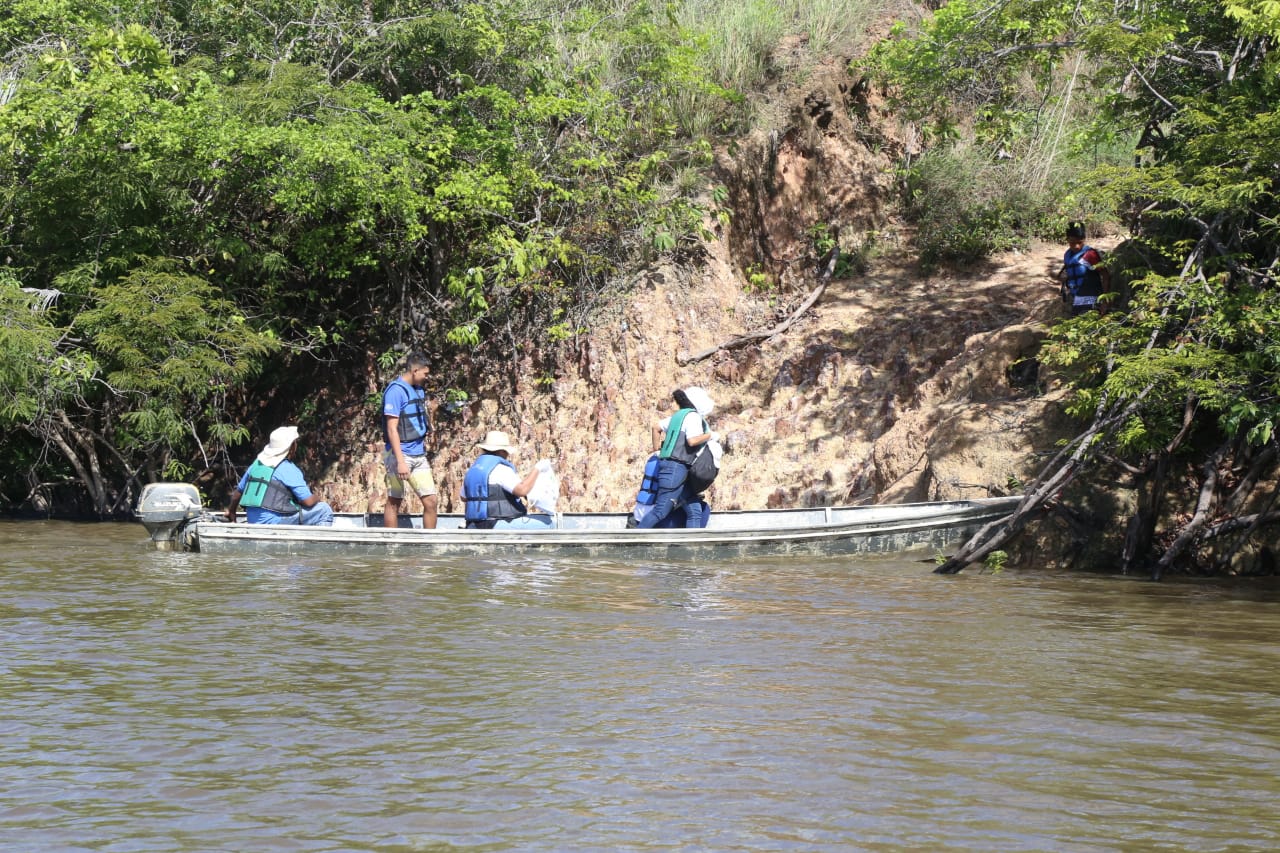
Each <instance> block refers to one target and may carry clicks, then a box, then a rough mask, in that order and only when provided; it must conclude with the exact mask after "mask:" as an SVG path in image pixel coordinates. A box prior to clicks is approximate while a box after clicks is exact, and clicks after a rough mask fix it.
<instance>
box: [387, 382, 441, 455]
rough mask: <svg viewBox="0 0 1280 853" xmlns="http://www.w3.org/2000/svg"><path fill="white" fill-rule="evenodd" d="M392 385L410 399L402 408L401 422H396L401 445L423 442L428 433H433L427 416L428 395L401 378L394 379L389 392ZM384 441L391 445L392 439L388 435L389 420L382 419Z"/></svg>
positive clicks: (388, 386)
mask: <svg viewBox="0 0 1280 853" xmlns="http://www.w3.org/2000/svg"><path fill="white" fill-rule="evenodd" d="M392 385H399V386H400V387H401V388H403V389H404V390H405V393H406V394H408V395H409V399H408V400H407V401H405V403H404V405H402V406H401V407H400V415H399V420H397V421H396V433H397V434H398V435H399V436H400V443H401V444H408V443H409V442H412V441H422V439H424V438H426V437H427V433H429V432H431V419H430V418H429V417H428V416H427V394H426V392H425V391H423V390H422V389H421V388H415V387H413V386H412V385H410V384H409V383H408V382H405V381H404V380H403V379H400V378H399V377H397V378H395V379H392V380H391V382H390V384H388V385H387V390H390V389H391V386H392ZM386 397H387V392H386V391H383V392H382V398H383V400H386ZM382 440H383V441H385V442H387V443H388V444H390V442H391V437H390V436H388V435H387V419H386V418H385V417H384V418H383V419H382Z"/></svg>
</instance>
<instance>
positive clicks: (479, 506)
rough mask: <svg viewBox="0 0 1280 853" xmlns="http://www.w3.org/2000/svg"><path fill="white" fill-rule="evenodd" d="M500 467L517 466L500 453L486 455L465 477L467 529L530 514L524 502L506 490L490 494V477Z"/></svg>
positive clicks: (463, 497) (464, 497)
mask: <svg viewBox="0 0 1280 853" xmlns="http://www.w3.org/2000/svg"><path fill="white" fill-rule="evenodd" d="M499 465H506V466H507V467H508V468H510V469H511V470H512V471H514V470H516V466H514V465H512V464H511V463H510V462H508V461H507V460H506V459H503V458H502V457H501V456H499V455H498V454H496V453H483V454H481V455H480V458H479V459H477V460H476V461H475V463H474V464H472V466H471V467H470V468H468V469H467V474H466V476H465V477H463V478H462V499H463V500H464V501H466V510H465V512H466V519H467V526H468V527H492V526H493V522H495V521H498V520H500V519H504V518H519V517H520V516H522V515H527V514H528V512H529V511H528V510H527V509H526V508H525V505H524V501H522V500H520V499H519V498H518V497H516V496H515V495H512V494H509V493H508V492H507V490H506V489H497V490H496V494H490V493H489V474H490V473H492V472H493V469H494V468H496V467H498V466H499Z"/></svg>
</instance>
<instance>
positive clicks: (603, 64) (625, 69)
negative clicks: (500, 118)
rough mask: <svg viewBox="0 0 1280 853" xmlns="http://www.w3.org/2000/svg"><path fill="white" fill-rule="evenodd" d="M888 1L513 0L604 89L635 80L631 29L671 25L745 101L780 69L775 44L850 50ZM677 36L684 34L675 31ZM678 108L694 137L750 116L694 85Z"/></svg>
mask: <svg viewBox="0 0 1280 853" xmlns="http://www.w3.org/2000/svg"><path fill="white" fill-rule="evenodd" d="M880 2H881V0H812V1H811V2H804V0H675V2H673V3H671V4H669V5H668V4H667V3H666V2H664V0H604V2H577V3H574V2H569V3H564V2H558V0H513V2H512V3H511V5H512V7H520V8H522V10H523V11H522V14H523V15H524V16H525V17H526V19H530V20H538V21H542V22H544V23H545V24H546V25H547V26H548V27H549V28H550V30H551V40H552V44H554V45H555V51H554V54H555V55H554V57H552V58H551V59H552V62H553V63H556V64H559V65H560V67H561V69H562V71H563V72H564V73H576V74H581V73H583V70H584V69H589V73H590V74H591V76H592V77H593V78H594V80H595V82H596V83H597V85H600V86H601V87H603V88H605V89H608V90H611V91H625V90H627V89H628V87H630V86H632V85H634V81H635V73H636V67H637V59H636V55H635V53H636V50H637V48H636V45H635V44H634V42H632V41H631V40H630V38H629V36H628V31H629V30H630V31H631V32H632V33H634V32H635V28H636V27H637V26H639V25H640V24H641V22H645V21H647V22H649V23H651V24H652V25H653V26H655V27H658V28H662V27H667V26H668V25H669V24H670V23H672V22H673V23H674V24H675V28H676V30H678V31H679V32H681V33H683V38H684V39H685V40H686V43H687V44H688V45H689V46H690V47H691V48H692V50H693V51H694V53H695V55H696V62H697V66H698V70H699V71H700V73H701V74H702V75H704V76H705V79H706V80H707V81H708V82H709V83H710V84H712V86H713V87H718V88H719V89H721V90H725V91H727V92H729V93H731V95H736V96H737V98H735V99H734V100H735V101H736V103H738V104H741V103H743V102H744V101H745V96H746V95H747V93H750V92H752V91H754V90H757V89H758V88H759V87H760V86H761V85H762V84H763V83H765V82H766V81H768V80H769V79H770V78H771V77H773V76H775V75H777V74H778V67H777V63H776V61H775V56H776V52H777V48H778V46H779V44H781V43H783V41H784V40H786V39H787V38H788V37H792V36H799V37H801V38H800V39H799V40H798V41H797V44H798V45H800V46H801V47H802V48H803V50H804V51H806V52H807V54H808V57H806V58H820V57H822V56H824V55H827V54H828V53H832V52H834V53H836V54H838V55H844V54H846V53H847V51H848V46H849V45H852V44H855V43H856V42H857V41H858V40H859V39H861V38H862V36H863V35H864V34H865V27H866V26H867V25H868V24H869V23H870V22H871V21H872V20H873V19H874V17H875V13H876V11H877V10H878V9H879V3H880ZM591 16H594V17H596V18H597V19H598V20H599V23H598V24H596V25H594V26H592V27H590V28H589V29H588V30H586V31H584V30H583V29H582V28H581V27H580V22H581V21H582V20H583V18H584V17H591ZM672 37H673V38H675V37H677V35H676V31H674V30H673V32H672ZM799 64H801V65H803V64H806V63H804V62H801V63H799ZM670 107H671V109H672V112H673V114H674V118H675V120H676V122H677V124H678V126H679V130H680V132H681V133H682V134H683V135H686V136H689V137H695V138H696V137H700V136H705V135H707V134H709V133H716V132H724V131H725V130H726V129H727V127H728V126H739V127H740V123H741V120H742V119H743V118H745V115H744V114H743V113H742V112H741V111H740V112H739V113H738V115H736V116H735V117H732V118H731V120H730V121H728V122H726V118H725V98H724V94H723V93H722V92H716V91H714V89H699V88H698V87H696V86H690V87H687V88H680V87H677V89H676V94H675V95H673V96H672V102H671V104H670Z"/></svg>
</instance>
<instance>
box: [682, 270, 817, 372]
mask: <svg viewBox="0 0 1280 853" xmlns="http://www.w3.org/2000/svg"><path fill="white" fill-rule="evenodd" d="M839 257H840V247H839V246H832V247H831V250H830V251H829V252H827V255H826V257H825V258H824V259H823V269H822V276H821V277H820V278H819V279H818V286H817V287H815V288H814V289H813V291H812V292H811V293H810V294H809V295H808V296H807V297H805V300H804V302H801V303H800V307H799V308H797V309H796V310H795V311H792V312H791V316H789V317H787V319H785V320H783V321H782V322H781V323H779V324H778V325H776V326H774V327H773V328H772V329H764V330H761V331H758V332H748V333H747V334H745V335H737V336H735V337H732V338H730V339H729V340H727V341H725V342H724V343H721V344H717V345H716V346H713V347H708V348H706V349H704V350H699V351H698V352H695V353H692V354H689V353H678V354H677V355H676V364H679V365H680V366H682V367H683V366H684V365H686V364H693V363H694V362H695V361H702V360H703V359H704V358H710V357H711V356H713V355H715V354H716V353H718V352H722V351H724V350H731V349H737V348H738V347H742V346H746V345H747V344H749V343H754V342H755V341H763V340H768V339H769V338H772V337H773V336H774V335H780V334H782V333H783V332H785V331H786V330H787V329H789V328H791V325H792V324H793V323H795V321H796V320H798V319H799V318H800V317H801V316H802V315H803V314H804V312H806V311H808V310H809V309H810V308H812V307H813V304H814V303H815V302H817V301H818V300H819V299H820V298H822V294H823V292H824V291H825V290H826V289H827V284H828V283H830V281H831V276H832V275H833V274H834V273H835V271H836V260H837V259H838V258H839Z"/></svg>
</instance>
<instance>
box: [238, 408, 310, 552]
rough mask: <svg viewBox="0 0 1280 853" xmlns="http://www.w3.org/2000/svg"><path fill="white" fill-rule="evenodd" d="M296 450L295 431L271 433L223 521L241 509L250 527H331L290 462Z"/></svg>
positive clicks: (286, 427) (241, 482) (299, 471)
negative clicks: (305, 525)
mask: <svg viewBox="0 0 1280 853" xmlns="http://www.w3.org/2000/svg"><path fill="white" fill-rule="evenodd" d="M297 446H298V428H297V427H294V426H282V427H279V428H277V429H275V430H272V432H271V438H270V440H269V441H268V442H267V446H266V447H264V448H263V449H262V452H261V453H259V454H258V456H257V458H256V459H254V460H253V464H252V465H250V466H249V469H248V470H247V471H245V472H244V476H242V477H241V478H240V482H239V484H237V486H236V488H235V490H234V491H232V493H231V502H230V504H229V505H228V507H227V521H231V522H234V521H235V520H236V510H237V509H239V508H240V507H244V514H245V518H246V519H248V521H249V523H250V524H309V525H315V526H318V527H328V526H330V525H332V524H333V509H332V508H331V507H330V506H329V504H328V503H326V502H325V501H323V500H321V499H320V496H319V495H317V494H315V493H313V492H312V491H311V488H310V487H309V486H308V485H307V480H306V478H305V477H303V476H302V471H301V469H299V468H298V466H297V465H295V464H293V462H292V461H290V459H289V457H290V456H291V455H292V454H293V451H294V448H296V447H297Z"/></svg>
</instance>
